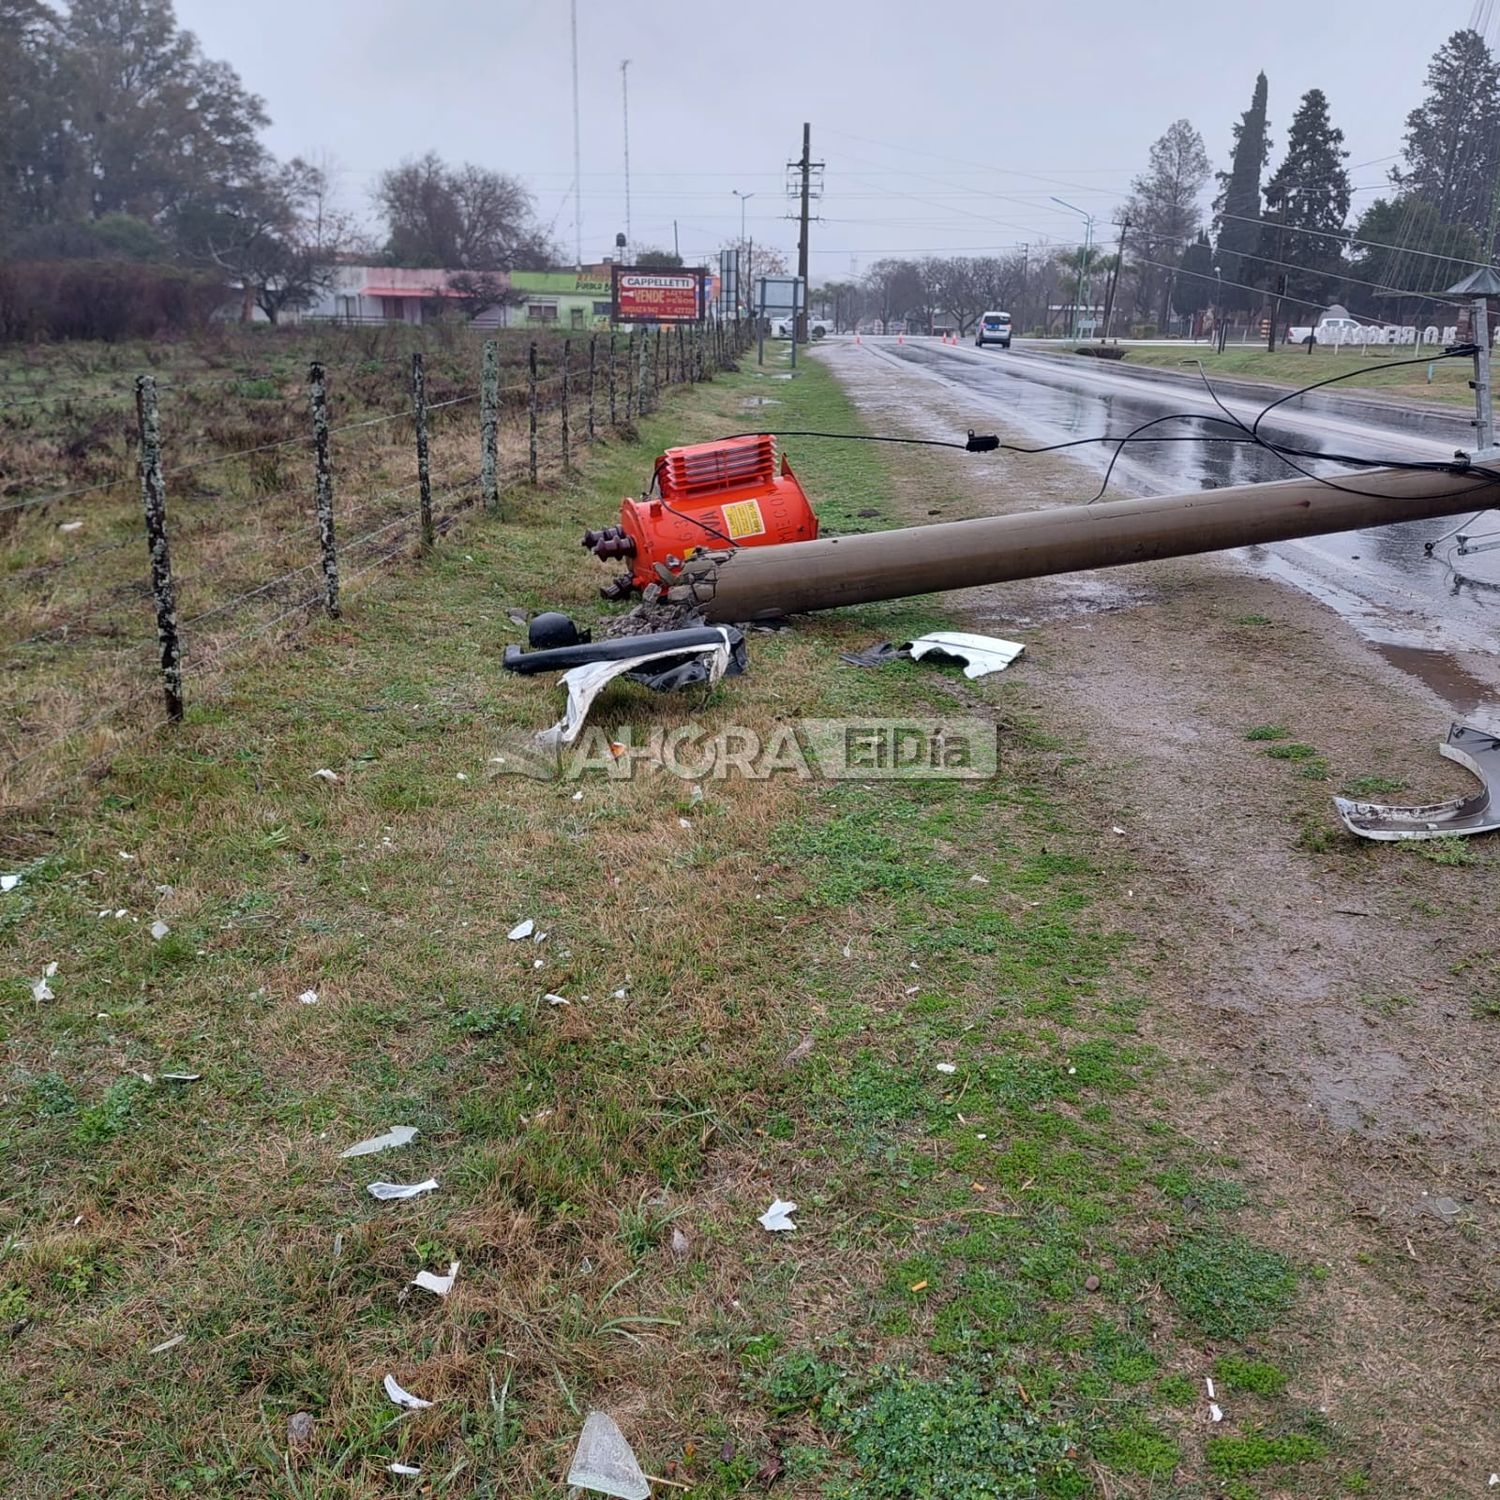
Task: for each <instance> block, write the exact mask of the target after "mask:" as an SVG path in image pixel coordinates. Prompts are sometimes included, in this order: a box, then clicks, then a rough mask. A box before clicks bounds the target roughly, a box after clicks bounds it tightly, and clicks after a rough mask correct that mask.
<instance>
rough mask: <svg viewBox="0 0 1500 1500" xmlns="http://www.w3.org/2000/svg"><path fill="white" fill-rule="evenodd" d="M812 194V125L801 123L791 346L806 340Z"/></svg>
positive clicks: (794, 346)
mask: <svg viewBox="0 0 1500 1500" xmlns="http://www.w3.org/2000/svg"><path fill="white" fill-rule="evenodd" d="M811 194H812V126H811V125H809V124H808V123H807V122H806V121H805V120H804V121H803V124H802V234H801V237H800V238H799V239H798V241H797V275H798V276H800V277H801V278H802V306H801V307H799V308H798V309H797V317H796V322H795V323H794V324H793V325H792V346H793V349H794V350H795V348H796V346H797V344H799V343H803V344H805V343H806V342H807V210H808V203H809V201H810V199H811Z"/></svg>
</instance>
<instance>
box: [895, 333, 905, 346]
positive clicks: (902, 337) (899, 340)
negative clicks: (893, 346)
mask: <svg viewBox="0 0 1500 1500" xmlns="http://www.w3.org/2000/svg"><path fill="white" fill-rule="evenodd" d="M896 342H897V343H898V344H904V343H905V342H906V335H905V334H904V333H898V334H897V335H896Z"/></svg>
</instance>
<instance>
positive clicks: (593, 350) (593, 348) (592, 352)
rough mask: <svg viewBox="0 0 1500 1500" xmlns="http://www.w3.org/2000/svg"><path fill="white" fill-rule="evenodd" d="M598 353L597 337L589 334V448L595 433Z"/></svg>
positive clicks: (594, 334)
mask: <svg viewBox="0 0 1500 1500" xmlns="http://www.w3.org/2000/svg"><path fill="white" fill-rule="evenodd" d="M598 353H599V335H598V334H597V333H591V334H590V335H589V443H590V445H591V446H592V444H593V442H594V431H595V429H594V386H595V369H596V365H597V361H598Z"/></svg>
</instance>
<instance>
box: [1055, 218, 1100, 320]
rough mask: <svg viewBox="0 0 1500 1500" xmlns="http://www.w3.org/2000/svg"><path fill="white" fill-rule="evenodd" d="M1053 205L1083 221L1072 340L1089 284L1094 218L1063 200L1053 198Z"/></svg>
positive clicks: (1074, 294) (1074, 297)
mask: <svg viewBox="0 0 1500 1500" xmlns="http://www.w3.org/2000/svg"><path fill="white" fill-rule="evenodd" d="M1052 201H1053V202H1054V203H1060V204H1061V205H1062V206H1063V207H1064V208H1066V209H1067V210H1069V212H1071V213H1075V214H1077V215H1078V217H1079V218H1080V219H1082V220H1083V261H1082V263H1081V264H1080V265H1079V267H1078V283H1077V287H1076V289H1075V291H1074V293H1073V331H1072V334H1071V337H1072V338H1075V339H1076V338H1077V337H1078V304H1079V303H1080V302H1081V301H1082V300H1083V293H1084V290H1085V289H1086V288H1087V286H1088V282H1089V252H1090V251H1091V250H1092V249H1093V248H1094V216H1093V214H1090V213H1085V212H1084V211H1083V210H1082V209H1081V208H1079V207H1078V205H1077V204H1076V203H1069V202H1068V201H1067V200H1066V199H1065V198H1053V199H1052Z"/></svg>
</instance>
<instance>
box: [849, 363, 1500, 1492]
mask: <svg viewBox="0 0 1500 1500" xmlns="http://www.w3.org/2000/svg"><path fill="white" fill-rule="evenodd" d="M820 357H822V358H825V359H827V360H828V361H829V362H830V364H831V366H832V368H833V369H834V370H835V371H836V372H837V373H838V375H839V376H840V378H841V379H842V380H843V381H844V382H845V385H846V387H847V389H848V390H849V391H850V393H851V395H852V396H853V398H854V399H855V401H856V402H857V403H858V404H859V405H860V406H861V407H862V408H863V409H864V410H865V411H866V412H867V414H868V417H869V421H870V424H871V426H872V428H873V429H875V430H878V431H886V432H897V433H912V434H920V435H924V436H925V435H930V434H931V433H932V432H933V430H934V429H935V428H936V427H942V428H945V429H947V430H948V431H951V432H961V431H962V429H963V426H964V425H965V421H964V413H963V412H962V411H961V409H960V407H959V403H958V402H957V401H956V400H955V397H954V395H953V393H952V392H950V391H947V390H945V389H943V388H942V387H940V386H938V385H937V384H935V383H933V382H930V381H923V380H920V379H916V378H912V377H910V376H908V375H905V374H903V373H902V372H900V371H898V370H896V369H893V368H892V367H891V366H890V365H889V364H888V363H887V362H885V361H883V360H881V359H879V358H878V357H874V356H872V355H871V354H870V352H869V351H868V350H865V349H863V348H862V347H857V346H854V345H848V346H845V347H839V348H832V349H828V350H826V351H823V352H822V353H821V354H820ZM1023 463H1024V465H1025V466H1024V467H1022V465H1023ZM911 473H912V477H911V481H910V484H909V486H908V503H909V509H910V512H911V515H912V519H913V520H914V521H922V520H927V519H930V518H941V519H959V518H961V517H963V516H965V515H971V514H980V513H995V512H1001V511H1006V510H1018V509H1031V508H1035V507H1036V506H1037V505H1042V504H1050V503H1063V502H1066V501H1068V500H1071V499H1074V498H1077V497H1078V496H1080V495H1086V494H1087V493H1089V492H1090V490H1091V489H1092V488H1093V480H1092V478H1091V477H1090V476H1088V475H1086V474H1085V473H1084V471H1083V470H1082V469H1081V468H1078V467H1075V466H1073V465H1072V464H1070V463H1068V462H1064V461H1058V460H1053V459H1050V458H1049V459H1045V460H1035V459H1033V460H1020V459H1016V458H1007V457H1004V456H1002V457H1001V459H999V460H995V461H991V460H985V461H981V462H978V463H976V462H974V461H973V460H965V459H964V457H963V456H962V455H959V454H954V455H952V456H951V457H950V456H949V455H942V456H936V455H924V456H923V457H921V458H920V459H918V460H916V461H915V462H914V463H913V465H912V471H911ZM956 602H957V605H958V608H959V610H960V612H961V613H963V614H965V615H967V617H968V622H969V623H970V624H971V625H972V626H973V627H974V628H976V629H981V630H984V631H987V632H990V633H994V634H998V635H1012V636H1014V637H1016V638H1018V639H1023V640H1025V641H1026V642H1027V654H1026V656H1025V657H1024V658H1023V659H1022V662H1021V663H1020V664H1018V666H1017V667H1015V668H1013V669H1012V672H1013V673H1015V674H1016V675H1015V683H1014V689H1013V690H1014V691H1016V692H1017V693H1018V694H1019V695H1020V697H1021V699H1022V701H1023V702H1024V704H1025V705H1026V707H1027V709H1028V710H1029V711H1030V712H1032V713H1033V714H1035V716H1036V717H1037V718H1038V719H1039V721H1040V722H1041V724H1042V725H1043V727H1045V728H1046V729H1047V730H1049V731H1050V732H1051V733H1052V734H1054V735H1055V736H1056V737H1057V738H1058V739H1059V741H1061V742H1062V743H1063V744H1064V745H1065V746H1066V747H1067V749H1068V751H1072V750H1074V749H1075V747H1076V750H1077V752H1078V754H1079V757H1080V759H1078V760H1077V761H1074V760H1072V759H1071V757H1070V756H1069V755H1068V754H1067V753H1065V754H1064V755H1062V756H1060V759H1059V774H1060V775H1062V776H1065V777H1067V778H1068V779H1069V781H1070V783H1071V789H1072V792H1073V794H1074V795H1075V796H1077V797H1079V798H1083V799H1088V801H1089V802H1091V803H1092V805H1093V806H1094V807H1095V809H1096V811H1097V818H1098V824H1099V828H1100V837H1101V840H1104V841H1111V840H1113V841H1116V842H1118V841H1119V840H1120V839H1121V838H1122V837H1123V839H1124V840H1125V841H1126V843H1127V844H1128V846H1129V848H1130V850H1131V853H1132V854H1133V855H1134V856H1135V858H1136V861H1137V870H1138V873H1137V874H1136V876H1134V877H1132V884H1131V885H1130V886H1129V887H1128V888H1127V889H1126V890H1123V891H1121V892H1120V897H1119V899H1120V918H1121V920H1122V921H1123V922H1124V923H1125V924H1126V925H1127V926H1129V927H1131V928H1133V929H1134V930H1135V931H1137V932H1138V933H1139V934H1141V935H1142V936H1143V937H1144V938H1145V939H1146V940H1147V941H1148V943H1149V944H1150V945H1153V946H1154V951H1155V961H1154V962H1153V963H1152V964H1151V966H1150V969H1149V972H1148V973H1147V974H1146V975H1145V977H1144V983H1145V984H1146V985H1148V986H1149V992H1150V994H1151V997H1152V999H1153V1002H1154V1005H1153V1007H1152V1010H1153V1014H1154V1018H1155V1019H1154V1021H1153V1022H1152V1023H1151V1024H1152V1026H1153V1028H1154V1031H1155V1040H1156V1041H1157V1042H1158V1043H1159V1044H1160V1045H1162V1046H1163V1047H1164V1048H1166V1049H1167V1050H1168V1051H1169V1052H1170V1053H1172V1054H1173V1055H1174V1056H1175V1057H1177V1058H1178V1059H1180V1061H1181V1063H1182V1066H1183V1071H1182V1075H1181V1082H1182V1087H1181V1089H1180V1090H1179V1091H1175V1092H1174V1097H1172V1098H1170V1099H1168V1100H1166V1101H1165V1105H1166V1107H1167V1108H1168V1109H1169V1110H1170V1111H1171V1112H1172V1113H1173V1114H1174V1115H1176V1116H1178V1117H1179V1118H1180V1121H1181V1122H1182V1123H1185V1124H1186V1125H1187V1128H1189V1129H1190V1130H1191V1131H1192V1132H1193V1133H1194V1134H1196V1135H1197V1136H1198V1137H1199V1138H1200V1139H1202V1140H1204V1141H1205V1142H1206V1143H1209V1144H1212V1145H1216V1146H1220V1147H1222V1148H1223V1149H1225V1150H1228V1151H1230V1152H1232V1153H1234V1154H1235V1155H1237V1156H1238V1158H1239V1160H1240V1162H1241V1165H1242V1168H1243V1169H1244V1170H1245V1172H1246V1174H1247V1177H1248V1178H1249V1180H1250V1181H1251V1183H1252V1184H1253V1185H1255V1187H1256V1188H1257V1189H1258V1197H1259V1199H1260V1201H1261V1202H1262V1204H1263V1205H1265V1207H1266V1209H1267V1211H1268V1214H1269V1220H1270V1226H1271V1232H1272V1233H1274V1234H1277V1235H1279V1236H1280V1237H1281V1239H1282V1248H1284V1249H1287V1250H1288V1251H1289V1252H1292V1253H1295V1254H1297V1255H1298V1256H1299V1257H1300V1258H1301V1259H1302V1260H1303V1262H1304V1263H1305V1264H1308V1265H1310V1266H1312V1267H1314V1268H1315V1276H1316V1277H1317V1278H1318V1279H1319V1280H1321V1284H1322V1285H1321V1290H1320V1292H1319V1293H1318V1294H1317V1296H1316V1297H1315V1298H1314V1299H1313V1300H1314V1313H1313V1318H1312V1321H1311V1322H1310V1324H1309V1327H1308V1330H1307V1336H1308V1343H1307V1348H1306V1350H1305V1351H1304V1352H1305V1355H1306V1359H1307V1374H1308V1375H1309V1376H1310V1377H1312V1382H1313V1384H1314V1385H1315V1386H1316V1388H1317V1389H1318V1390H1319V1391H1320V1392H1321V1398H1320V1400H1319V1404H1320V1405H1323V1406H1325V1407H1326V1408H1327V1410H1328V1412H1329V1414H1330V1417H1331V1419H1332V1420H1334V1421H1336V1422H1337V1421H1341V1420H1342V1421H1348V1422H1351V1423H1357V1424H1359V1425H1360V1426H1370V1427H1378V1428H1379V1429H1380V1430H1381V1438H1380V1443H1381V1447H1382V1450H1383V1451H1382V1457H1383V1458H1384V1459H1386V1460H1388V1462H1389V1464H1390V1471H1389V1473H1388V1474H1387V1475H1386V1476H1385V1477H1384V1478H1382V1479H1381V1480H1380V1481H1379V1483H1380V1484H1381V1485H1382V1486H1383V1487H1382V1488H1381V1489H1380V1491H1379V1492H1380V1493H1390V1494H1413V1493H1424V1494H1432V1493H1449V1492H1451V1493H1454V1494H1477V1493H1480V1492H1481V1491H1482V1490H1483V1489H1484V1487H1485V1484H1486V1482H1487V1478H1488V1474H1489V1472H1490V1470H1492V1469H1497V1468H1500V1423H1497V1418H1496V1416H1495V1409H1494V1407H1495V1403H1494V1399H1493V1398H1494V1395H1495V1375H1496V1371H1497V1367H1500V1358H1497V1355H1500V1341H1497V1339H1496V1336H1495V1332H1494V1312H1495V1309H1496V1303H1497V1300H1500V1274H1497V1271H1496V1262H1495V1251H1496V1208H1497V1205H1500V1197H1497V1189H1500V1176H1497V1172H1496V1169H1495V1163H1496V1161H1497V1146H1500V1113H1497V1107H1500V1081H1497V1070H1496V1060H1497V1055H1500V979H1497V977H1496V975H1495V971H1494V962H1495V950H1496V948H1497V947H1500V940H1497V938H1496V935H1495V933H1494V930H1493V927H1494V919H1495V914H1496V910H1497V894H1500V848H1497V847H1496V846H1493V845H1487V844H1485V843H1484V842H1483V841H1482V840H1481V841H1477V842H1475V843H1474V844H1473V845H1471V846H1468V847H1467V848H1466V849H1464V850H1462V851H1460V853H1461V854H1463V855H1465V856H1466V857H1467V859H1468V860H1469V861H1470V862H1468V863H1463V864H1441V863H1438V862H1435V861H1434V860H1432V859H1431V858H1427V857H1424V856H1423V854H1422V853H1419V852H1416V851H1413V850H1412V849H1408V848H1399V847H1388V846H1377V845H1369V844H1365V843H1362V842H1360V841H1357V840H1355V839H1353V838H1352V837H1350V836H1348V835H1347V834H1346V833H1345V832H1344V831H1343V830H1342V828H1341V827H1340V825H1339V824H1338V822H1337V819H1336V816H1335V814H1334V812H1333V809H1332V806H1331V804H1330V801H1329V795H1330V793H1331V792H1333V791H1335V790H1338V789H1339V788H1340V787H1341V786H1345V785H1348V784H1349V783H1350V782H1354V781H1356V780H1358V779H1360V778H1375V777H1378V778H1381V779H1382V781H1383V782H1384V783H1387V784H1388V783H1393V782H1404V783H1405V784H1406V788H1407V791H1408V793H1409V796H1407V797H1406V798H1405V800H1412V801H1425V800H1429V798H1436V797H1437V796H1439V795H1446V794H1448V793H1450V792H1453V791H1458V790H1461V789H1463V788H1464V785H1465V783H1466V782H1467V780H1468V778H1467V777H1465V776H1464V775H1463V773H1462V772H1459V771H1458V770H1457V769H1456V768H1453V767H1451V766H1449V765H1448V764H1447V763H1446V762H1444V761H1442V760H1440V759H1439V757H1438V756H1437V754H1436V750H1435V746H1436V743H1437V741H1438V740H1439V739H1441V738H1442V735H1443V733H1444V732H1445V730H1446V727H1447V724H1448V721H1449V719H1450V717H1451V713H1450V711H1449V709H1448V708H1447V707H1446V705H1445V704H1444V703H1443V702H1442V701H1441V700H1440V699H1439V697H1438V696H1437V695H1436V693H1434V692H1433V691H1432V690H1430V689H1429V688H1427V687H1426V686H1424V685H1423V684H1422V683H1421V682H1419V681H1417V680H1416V679H1414V678H1413V677H1411V676H1408V675H1407V674H1406V673H1404V672H1402V671H1400V670H1398V669H1397V668H1396V667H1395V666H1393V665H1392V664H1391V663H1390V661H1389V660H1387V659H1386V658H1385V657H1383V656H1382V655H1381V654H1380V653H1379V652H1378V651H1377V650H1376V649H1374V648H1373V647H1371V646H1368V645H1366V644H1365V643H1364V642H1363V641H1361V640H1360V639H1359V638H1358V636H1357V635H1356V634H1355V632H1354V631H1353V630H1352V629H1351V628H1350V627H1349V626H1347V625H1346V624H1345V623H1344V622H1343V621H1342V620H1340V619H1339V617H1338V616H1337V615H1336V614H1334V613H1333V612H1332V611H1330V610H1329V609H1327V608H1325V607H1324V606H1322V605H1320V604H1318V603H1317V602H1315V601H1314V600H1312V599H1310V598H1309V597H1307V596H1305V595H1303V594H1301V593H1298V592H1296V591H1294V590H1292V589H1290V588H1286V587H1283V586H1281V585H1279V584H1276V583H1274V582H1270V581H1267V580H1266V579H1264V578H1260V577H1256V576H1254V575H1252V574H1250V573H1248V572H1247V571H1245V570H1244V569H1242V568H1240V567H1237V566H1236V565H1235V564H1234V563H1233V562H1232V561H1231V560H1228V559H1224V558H1215V559H1194V560H1188V561H1185V562H1174V563H1162V564H1153V565H1149V566H1145V567H1140V568H1133V569H1123V570H1118V571H1115V572H1111V573H1095V574H1083V575H1073V576H1070V577H1067V578H1062V579H1042V580H1036V581H1033V582H1029V583H1021V584H1007V585H1004V586H999V587H996V588H993V589H982V590H974V591H971V592H969V593H966V594H964V595H961V596H957V600H956ZM1257 727H1264V728H1267V729H1270V728H1275V729H1278V730H1284V731H1285V734H1284V736H1283V737H1281V738H1279V739H1254V740H1252V739H1247V737H1246V736H1247V734H1249V733H1250V731H1252V730H1254V729H1256V728H1257ZM1287 746H1294V747H1295V746H1301V747H1306V748H1305V749H1293V750H1292V752H1291V755H1290V756H1286V751H1285V747H1287ZM1278 749H1280V750H1281V751H1282V753H1281V754H1279V755H1278V754H1275V753H1268V752H1275V751H1277V750H1278ZM1372 785H1373V784H1372ZM1379 795H1386V793H1379ZM1394 800H1398V801H1399V800H1403V794H1401V793H1395V794H1394ZM1112 829H1123V830H1124V831H1123V835H1122V834H1120V833H1118V832H1112V831H1111V830H1112ZM1429 852H1430V850H1429ZM1395 1476H1406V1477H1401V1478H1397V1477H1395ZM1419 1479H1420V1481H1421V1482H1422V1483H1424V1484H1429V1485H1430V1484H1432V1483H1433V1482H1434V1481H1437V1482H1440V1483H1442V1484H1445V1485H1452V1486H1454V1488H1453V1489H1452V1490H1451V1491H1447V1490H1442V1491H1439V1490H1435V1489H1431V1488H1426V1489H1422V1490H1420V1491H1418V1490H1412V1489H1411V1488H1409V1487H1407V1486H1408V1485H1409V1484H1410V1483H1411V1482H1414V1481H1417V1480H1419ZM1389 1485H1395V1486H1396V1487H1395V1488H1388V1487H1385V1486H1389Z"/></svg>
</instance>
